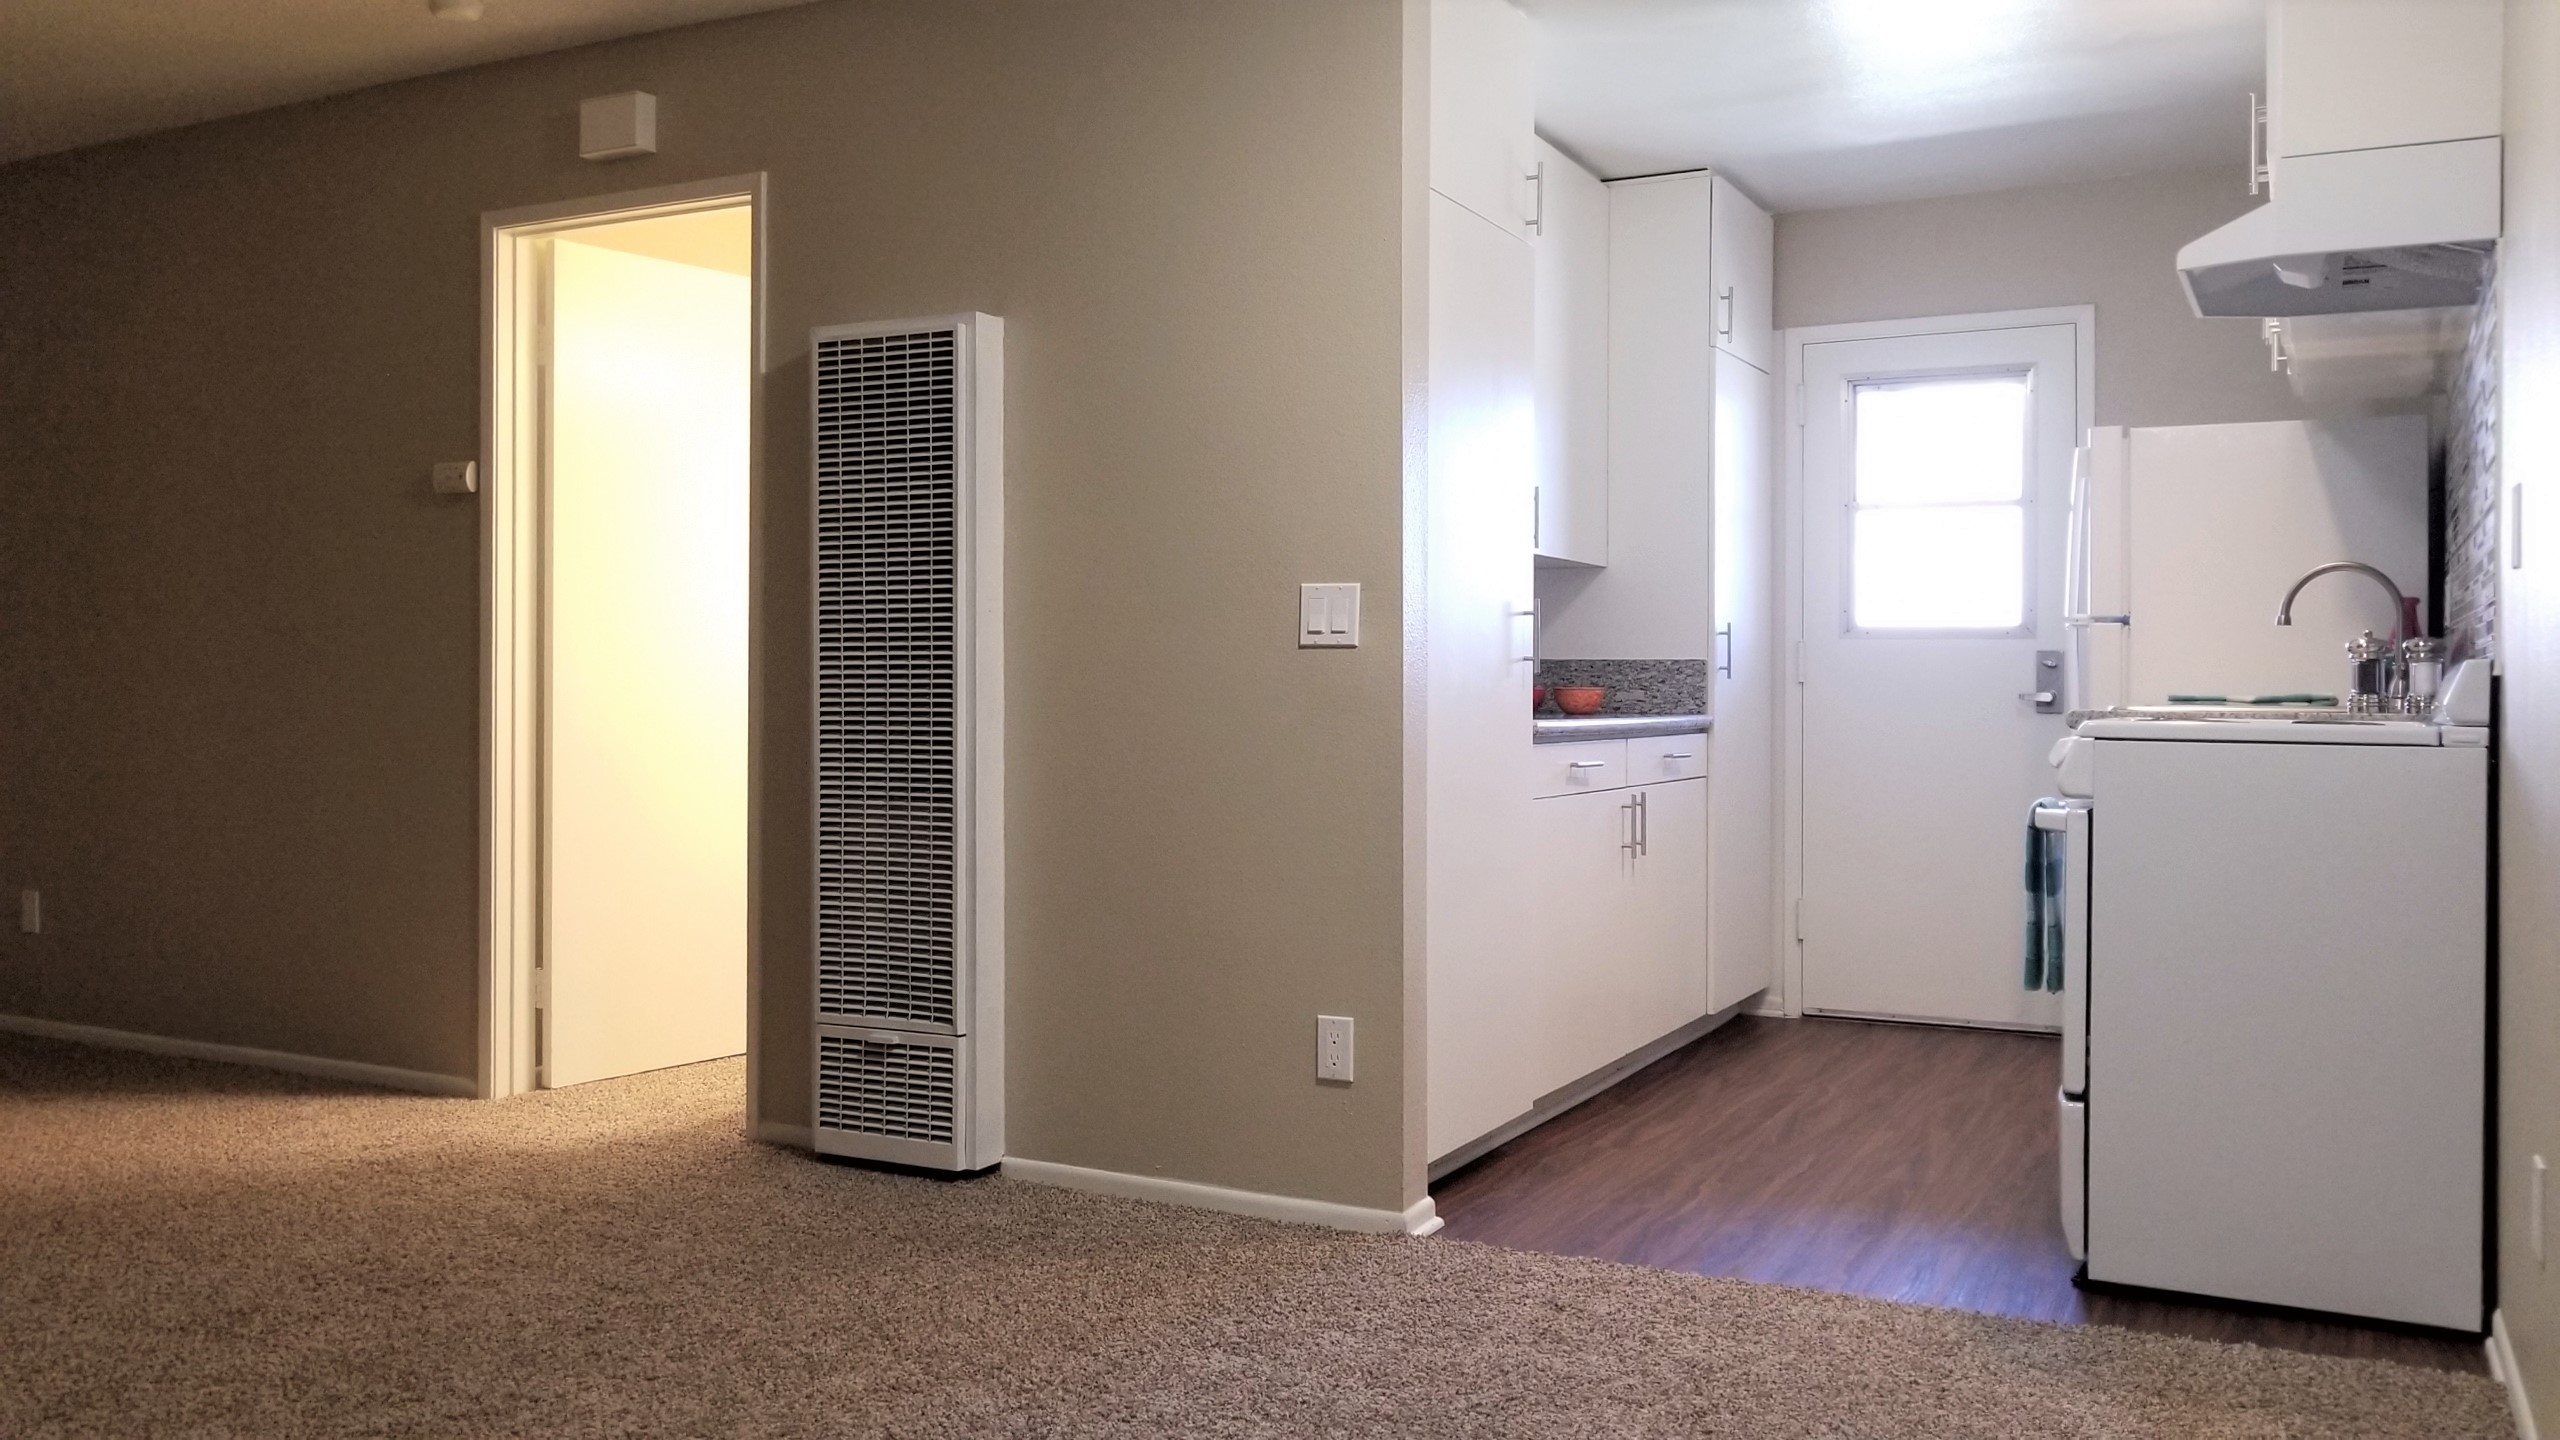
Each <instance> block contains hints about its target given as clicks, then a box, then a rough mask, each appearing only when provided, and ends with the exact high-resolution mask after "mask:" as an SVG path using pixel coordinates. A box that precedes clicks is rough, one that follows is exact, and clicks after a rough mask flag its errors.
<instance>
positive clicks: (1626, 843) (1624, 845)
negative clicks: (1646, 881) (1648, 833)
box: [1618, 790, 1644, 855]
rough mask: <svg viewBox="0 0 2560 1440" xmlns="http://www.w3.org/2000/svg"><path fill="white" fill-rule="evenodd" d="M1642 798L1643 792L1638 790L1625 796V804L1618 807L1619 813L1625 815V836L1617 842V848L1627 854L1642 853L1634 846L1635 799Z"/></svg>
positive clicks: (1635, 843)
mask: <svg viewBox="0 0 2560 1440" xmlns="http://www.w3.org/2000/svg"><path fill="white" fill-rule="evenodd" d="M1643 798H1644V792H1643V791H1641V790H1639V791H1637V792H1636V793H1635V794H1633V795H1631V796H1629V797H1627V803H1626V804H1624V805H1621V806H1619V807H1618V811H1619V813H1620V814H1623V815H1625V816H1626V817H1627V829H1626V835H1627V838H1626V839H1624V840H1621V841H1619V842H1618V848H1619V849H1621V850H1624V851H1625V852H1627V853H1628V854H1629V855H1641V854H1643V853H1644V852H1643V851H1641V850H1639V849H1637V848H1636V845H1637V841H1636V801H1638V800H1641V799H1643Z"/></svg>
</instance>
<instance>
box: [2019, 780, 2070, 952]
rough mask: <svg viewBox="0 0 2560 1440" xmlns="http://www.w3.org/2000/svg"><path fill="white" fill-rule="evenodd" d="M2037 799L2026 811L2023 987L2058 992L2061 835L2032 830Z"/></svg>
mask: <svg viewBox="0 0 2560 1440" xmlns="http://www.w3.org/2000/svg"><path fill="white" fill-rule="evenodd" d="M2058 803H2060V802H2058V801H2054V800H2039V801H2037V802H2036V803H2035V805H2033V806H2030V807H2029V808H2028V810H2027V863H2026V888H2027V934H2026V942H2027V943H2026V984H2027V988H2028V989H2030V990H2052V991H2059V990H2061V989H2062V882H2063V859H2064V851H2065V849H2066V845H2065V838H2066V837H2065V836H2064V835H2063V834H2062V832H2060V831H2058V830H2052V831H2049V830H2039V829H2037V828H2036V815H2035V812H2036V811H2037V810H2038V809H2041V808H2043V807H2044V806H2047V805H2053V804H2058Z"/></svg>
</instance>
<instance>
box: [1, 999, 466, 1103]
mask: <svg viewBox="0 0 2560 1440" xmlns="http://www.w3.org/2000/svg"><path fill="white" fill-rule="evenodd" d="M0 1031H8V1032H12V1033H15V1034H19V1035H35V1036H39V1037H41V1038H43V1039H47V1040H69V1041H71V1042H73V1043H75V1044H80V1045H99V1046H103V1047H105V1048H107V1049H109V1050H139V1051H142V1052H143V1053H145V1054H149V1055H175V1056H178V1057H180V1058H181V1059H186V1060H219V1061H221V1062H223V1063H224V1064H226V1065H249V1066H254V1067H256V1068H258V1069H260V1070H283V1071H286V1072H288V1073H290V1074H294V1075H317V1076H319V1077H321V1078H322V1079H324V1080H352V1081H354V1082H355V1083H357V1084H359V1085H379V1086H381V1087H382V1088H384V1089H386V1090H414V1091H416V1092H417V1093H419V1094H421V1095H456V1096H462V1097H464V1098H469V1097H471V1096H475V1095H478V1094H479V1093H480V1084H479V1082H478V1081H476V1080H472V1079H470V1078H468V1077H466V1076H461V1075H439V1074H437V1073H436V1072H434V1071H432V1070H403V1069H401V1068H399V1067H398V1066H396V1065H368V1064H366V1063H364V1062H363V1061H361V1060H332V1059H329V1058H327V1057H326V1056H321V1055H296V1054H294V1053H293V1052H292V1051H289V1050H260V1049H257V1048H256V1047H254V1046H249V1045H218V1044H215V1043H214V1042H213V1041H210V1040H180V1039H177V1038H175V1037H172V1036H168V1035H145V1034H142V1033H141V1032H139V1031H135V1030H110V1029H108V1028H106V1027H105V1026H103V1025H74V1024H72V1023H70V1022H69V1021H67V1020H39V1019H37V1018H35V1017H34V1016H32V1015H0Z"/></svg>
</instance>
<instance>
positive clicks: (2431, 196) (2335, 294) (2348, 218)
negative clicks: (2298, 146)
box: [2178, 135, 2501, 317]
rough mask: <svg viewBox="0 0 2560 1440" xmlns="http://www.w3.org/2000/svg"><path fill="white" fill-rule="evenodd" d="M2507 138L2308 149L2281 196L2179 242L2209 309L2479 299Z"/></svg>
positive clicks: (2399, 305) (2200, 307)
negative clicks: (2329, 150) (2313, 152)
mask: <svg viewBox="0 0 2560 1440" xmlns="http://www.w3.org/2000/svg"><path fill="white" fill-rule="evenodd" d="M2500 153H2501V147H2500V143H2499V140H2498V138H2497V137H2496V136H2494V135H2493V136H2487V137H2484V138H2481V139H2477V140H2447V141H2441V142H2438V143H2436V144H2432V145H2393V146H2387V147H2383V148H2379V149H2372V150H2343V151H2337V152H2334V153H2331V154H2326V155H2298V156H2293V157H2290V158H2288V159H2287V160H2286V161H2285V162H2284V169H2283V171H2282V176H2283V180H2282V184H2281V185H2280V186H2279V188H2278V189H2277V191H2276V194H2275V198H2274V199H2272V200H2270V201H2269V202H2268V203H2267V204H2265V205H2262V206H2259V207H2258V208H2257V209H2255V210H2252V211H2250V212H2249V213H2248V214H2246V215H2243V216H2241V217H2240V218H2239V219H2237V220H2234V221H2232V222H2231V223H2230V224H2228V225H2225V226H2223V227H2222V228H2221V229H2219V230H2216V231H2214V232H2212V233H2211V234H2209V235H2206V236H2204V237H2203V238H2201V239H2199V240H2196V241H2193V242H2191V243H2189V244H2188V245H2186V246H2185V247H2183V248H2181V249H2180V250H2179V251H2178V278H2179V279H2180V280H2181V281H2183V282H2185V284H2186V287H2187V300H2188V302H2189V303H2190V304H2192V305H2194V307H2195V312H2196V313H2197V314H2198V315H2246V316H2261V317H2264V316H2290V315H2336V314H2344V313H2348V312H2352V311H2360V310H2413V309H2418V308H2421V307H2429V306H2438V305H2469V304H2471V303H2473V302H2475V301H2477V300H2478V299H2479V298H2480V281H2481V277H2482V275H2483V273H2484V271H2485V267H2486V264H2487V260H2488V255H2489V252H2490V250H2491V249H2492V248H2494V247H2495V245H2496V243H2497V238H2498V230H2499V223H2500V196H2501V180H2500V175H2499V165H2500Z"/></svg>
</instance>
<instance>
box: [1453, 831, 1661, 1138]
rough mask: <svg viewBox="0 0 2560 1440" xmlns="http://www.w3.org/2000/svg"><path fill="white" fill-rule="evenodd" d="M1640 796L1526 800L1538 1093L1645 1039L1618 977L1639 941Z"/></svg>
mask: <svg viewBox="0 0 2560 1440" xmlns="http://www.w3.org/2000/svg"><path fill="white" fill-rule="evenodd" d="M1638 793H1639V792H1638V791H1636V790H1633V789H1620V790H1602V791H1595V792H1593V793H1591V794H1587V795H1559V796H1555V797H1553V798H1552V799H1544V800H1536V801H1532V802H1531V804H1530V808H1531V810H1533V811H1534V812H1535V815H1536V827H1535V828H1536V832H1537V840H1536V842H1535V853H1536V855H1537V858H1538V882H1537V910H1538V915H1537V922H1536V924H1535V925H1534V926H1533V927H1532V935H1531V945H1532V948H1533V949H1534V951H1535V955H1536V959H1535V961H1534V962H1533V967H1532V968H1534V969H1535V971H1536V972H1537V976H1538V986H1537V996H1538V1004H1537V1016H1536V1022H1535V1025H1534V1028H1533V1032H1532V1033H1534V1034H1535V1035H1536V1037H1537V1044H1536V1048H1535V1050H1534V1052H1533V1053H1534V1056H1535V1059H1534V1062H1533V1065H1534V1073H1533V1074H1532V1076H1530V1077H1529V1078H1530V1079H1531V1080H1532V1082H1533V1083H1532V1086H1531V1088H1532V1090H1533V1091H1534V1092H1535V1094H1538V1095H1544V1094H1547V1093H1548V1092H1550V1091H1553V1090H1555V1089H1557V1088H1558V1087H1560V1086H1563V1085H1567V1084H1570V1083H1572V1082H1573V1081H1575V1080H1578V1079H1581V1078H1582V1077H1583V1076H1585V1075H1588V1074H1590V1073H1591V1072H1592V1071H1594V1070H1597V1069H1599V1068H1600V1067H1601V1066H1603V1065H1606V1064H1608V1063H1609V1062H1610V1061H1612V1060H1615V1059H1617V1058H1618V1057H1619V1056H1621V1055H1624V1054H1626V1053H1627V1051H1628V1050H1630V1049H1633V1048H1634V1047H1635V1046H1636V1045H1641V1044H1643V1043H1644V1042H1643V1041H1642V1040H1635V1041H1633V1042H1629V1040H1628V1038H1627V1037H1628V1036H1629V1035H1631V1034H1632V1033H1634V1031H1635V1030H1636V1028H1637V1026H1636V1025H1635V1024H1634V1023H1633V1022H1632V1020H1631V1017H1630V1016H1629V1014H1628V1003H1627V993H1626V992H1627V990H1628V988H1629V987H1628V986H1627V984H1626V980H1625V976H1626V972H1627V971H1628V970H1629V968H1630V967H1631V966H1632V965H1633V964H1634V963H1635V962H1636V957H1637V956H1638V954H1639V953H1640V952H1641V950H1642V948H1643V945H1644V937H1643V933H1642V929H1641V924H1640V921H1639V918H1638V917H1639V914H1640V909H1639V901H1638V898H1637V897H1638V889H1637V883H1636V882H1637V871H1636V857H1635V851H1634V849H1633V847H1634V845H1635V836H1636V816H1635V803H1636V801H1635V797H1636V795H1637V794H1638ZM1435 1023H1436V1021H1435Z"/></svg>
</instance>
